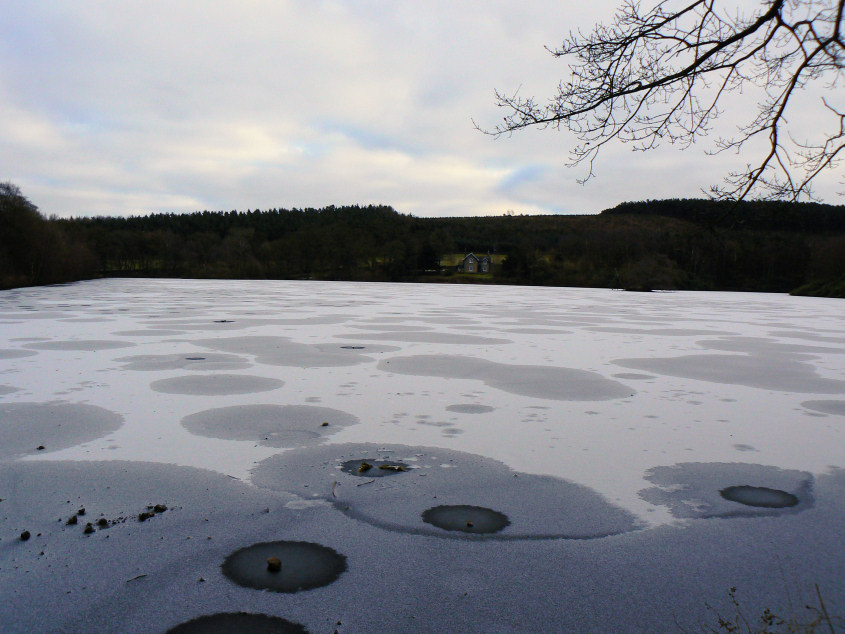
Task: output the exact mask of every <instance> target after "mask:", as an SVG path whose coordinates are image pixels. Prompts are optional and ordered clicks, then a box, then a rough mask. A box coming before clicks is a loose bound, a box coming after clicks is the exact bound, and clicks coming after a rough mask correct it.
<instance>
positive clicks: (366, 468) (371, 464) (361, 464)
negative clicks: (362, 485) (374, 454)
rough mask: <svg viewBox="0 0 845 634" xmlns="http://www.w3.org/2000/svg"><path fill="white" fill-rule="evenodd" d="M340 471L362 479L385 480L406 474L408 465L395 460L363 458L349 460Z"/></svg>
mask: <svg viewBox="0 0 845 634" xmlns="http://www.w3.org/2000/svg"><path fill="white" fill-rule="evenodd" d="M340 470H341V471H343V472H344V473H348V474H349V475H354V476H360V477H362V478H383V477H384V476H391V475H396V474H397V473H405V472H406V471H408V465H407V464H405V463H404V462H397V461H395V460H371V459H370V458H362V459H360V460H347V461H346V462H344V463H343V464H342V465H341V466H340Z"/></svg>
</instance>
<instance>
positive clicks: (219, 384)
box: [150, 374, 285, 396]
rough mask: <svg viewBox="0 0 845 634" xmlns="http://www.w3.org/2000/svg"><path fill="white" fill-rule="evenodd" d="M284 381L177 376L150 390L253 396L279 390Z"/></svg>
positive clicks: (156, 383)
mask: <svg viewBox="0 0 845 634" xmlns="http://www.w3.org/2000/svg"><path fill="white" fill-rule="evenodd" d="M284 384H285V383H284V381H279V380H278V379H268V378H265V377H262V376H251V375H246V374H211V375H207V376H177V377H174V378H172V379H161V380H159V381H153V382H152V383H150V389H152V390H153V391H155V392H164V393H165V394H185V395H189V396H219V395H225V394H253V393H255V392H268V391H270V390H277V389H279V388H280V387H282V386H283V385H284Z"/></svg>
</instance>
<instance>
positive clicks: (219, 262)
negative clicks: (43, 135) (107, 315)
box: [0, 183, 845, 296]
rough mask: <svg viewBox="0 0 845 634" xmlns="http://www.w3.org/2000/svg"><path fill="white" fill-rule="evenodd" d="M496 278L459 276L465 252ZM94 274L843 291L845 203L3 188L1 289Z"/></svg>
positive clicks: (0, 208) (0, 202) (0, 193)
mask: <svg viewBox="0 0 845 634" xmlns="http://www.w3.org/2000/svg"><path fill="white" fill-rule="evenodd" d="M470 252H472V253H475V254H476V255H479V256H480V255H488V254H489V255H491V256H492V257H493V261H494V265H493V270H492V272H491V273H490V274H487V275H471V274H466V273H461V272H459V271H458V270H457V267H456V262H459V261H460V258H461V257H462V256H463V255H464V254H466V253H470ZM99 276H144V277H184V278H223V279H244V278H246V279H324V280H357V281H408V282H468V283H469V282H476V283H479V282H483V283H505V284H534V285H550V286H589V287H607V288H627V289H631V290H652V289H693V290H748V291H771V292H789V291H795V290H796V289H799V292H803V293H810V294H826V295H836V296H843V295H845V207H843V206H834V205H823V204H817V203H782V202H753V201H752V202H743V203H740V204H737V203H732V202H724V201H713V200H661V201H642V202H632V203H625V204H622V205H619V206H618V207H615V208H613V209H609V210H606V211H605V212H603V213H601V214H598V215H542V216H527V215H501V216H485V217H467V218H417V217H414V216H412V215H406V214H401V213H399V212H397V211H396V210H394V209H393V208H392V207H389V206H386V205H366V206H360V205H344V206H329V207H324V208H321V209H312V208H308V209H267V210H258V209H255V210H248V211H245V212H240V211H227V212H211V211H202V212H195V213H187V214H175V213H170V214H150V215H138V216H132V217H128V218H124V217H95V218H70V219H59V218H50V219H47V218H45V217H44V216H43V215H42V214H41V213H40V212H39V211H38V208H37V207H36V206H35V205H34V204H33V203H32V202H30V201H29V200H28V199H27V198H26V197H25V196H24V195H23V194H22V193H21V192H20V190H19V189H18V188H17V187H16V186H14V185H12V184H10V183H3V184H0V287H2V288H11V287H16V286H27V285H39V284H51V283H59V282H67V281H72V280H77V279H86V278H93V277H99Z"/></svg>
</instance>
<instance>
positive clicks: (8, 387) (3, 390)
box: [0, 385, 20, 396]
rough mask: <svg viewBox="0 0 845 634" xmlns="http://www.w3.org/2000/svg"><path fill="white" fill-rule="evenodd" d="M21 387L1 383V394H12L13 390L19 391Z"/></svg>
mask: <svg viewBox="0 0 845 634" xmlns="http://www.w3.org/2000/svg"><path fill="white" fill-rule="evenodd" d="M19 391H20V388H19V387H12V386H11V385H0V396H3V395H4V394H11V393H13V392H19Z"/></svg>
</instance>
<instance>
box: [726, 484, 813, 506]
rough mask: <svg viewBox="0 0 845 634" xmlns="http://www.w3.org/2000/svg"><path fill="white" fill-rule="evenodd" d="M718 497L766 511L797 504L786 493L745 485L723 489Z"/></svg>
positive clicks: (791, 496) (789, 494)
mask: <svg viewBox="0 0 845 634" xmlns="http://www.w3.org/2000/svg"><path fill="white" fill-rule="evenodd" d="M719 495H721V496H722V497H723V498H725V499H726V500H730V501H731V502H739V503H740V504H745V505H746V506H759V507H762V508H767V509H785V508H788V507H790V506H795V505H796V504H798V498H797V497H795V496H794V495H792V494H791V493H787V492H786V491H781V490H780V489H770V488H768V487H753V486H748V485H746V484H743V485H739V486H731V487H727V488H724V489H722V490H721V491H719Z"/></svg>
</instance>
